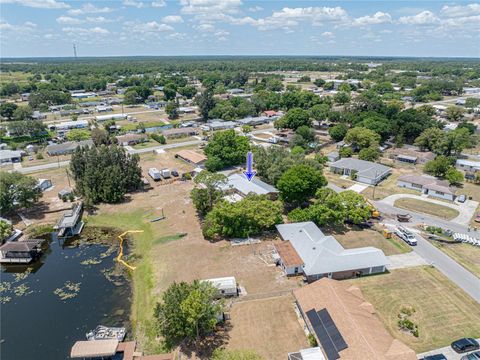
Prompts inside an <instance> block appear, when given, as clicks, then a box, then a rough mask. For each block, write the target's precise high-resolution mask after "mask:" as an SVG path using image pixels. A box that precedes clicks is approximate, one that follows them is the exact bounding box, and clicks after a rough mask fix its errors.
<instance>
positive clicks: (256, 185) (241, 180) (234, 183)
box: [222, 174, 278, 195]
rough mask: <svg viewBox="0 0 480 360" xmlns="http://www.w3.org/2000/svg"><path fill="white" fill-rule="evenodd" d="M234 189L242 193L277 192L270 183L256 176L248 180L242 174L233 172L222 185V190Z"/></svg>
mask: <svg viewBox="0 0 480 360" xmlns="http://www.w3.org/2000/svg"><path fill="white" fill-rule="evenodd" d="M231 188H233V189H235V190H237V191H238V192H240V193H242V194H243V195H248V194H249V193H254V194H257V195H266V194H271V193H278V190H277V189H275V188H274V187H273V186H272V185H269V184H267V183H266V182H263V181H262V180H259V179H257V178H253V179H252V181H248V180H247V178H246V177H245V176H244V175H243V174H233V175H230V176H229V177H228V182H227V184H226V185H225V186H223V187H222V189H223V190H228V189H231Z"/></svg>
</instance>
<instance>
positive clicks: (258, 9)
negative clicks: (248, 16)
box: [248, 5, 263, 12]
mask: <svg viewBox="0 0 480 360" xmlns="http://www.w3.org/2000/svg"><path fill="white" fill-rule="evenodd" d="M262 10H263V8H262V7H261V6H258V5H256V6H252V7H249V8H248V11H250V12H259V11H262Z"/></svg>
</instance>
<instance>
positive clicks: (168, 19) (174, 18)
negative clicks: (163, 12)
mask: <svg viewBox="0 0 480 360" xmlns="http://www.w3.org/2000/svg"><path fill="white" fill-rule="evenodd" d="M162 22H164V23H166V24H179V23H183V19H182V17H181V16H180V15H168V16H164V17H163V18H162Z"/></svg>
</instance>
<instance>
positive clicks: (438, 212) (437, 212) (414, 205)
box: [394, 198, 459, 220]
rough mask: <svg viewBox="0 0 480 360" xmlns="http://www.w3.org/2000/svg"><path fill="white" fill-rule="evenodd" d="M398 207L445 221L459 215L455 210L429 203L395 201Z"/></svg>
mask: <svg viewBox="0 0 480 360" xmlns="http://www.w3.org/2000/svg"><path fill="white" fill-rule="evenodd" d="M394 205H395V206H396V207H398V208H401V209H405V210H409V211H415V212H421V213H424V214H428V215H432V216H436V217H439V218H442V219H445V220H452V219H454V218H456V217H457V216H458V215H459V212H458V211H457V210H455V209H452V208H449V207H447V206H443V205H438V204H433V203H430V202H428V201H423V200H418V199H410V198H403V199H398V200H396V201H395V204H394Z"/></svg>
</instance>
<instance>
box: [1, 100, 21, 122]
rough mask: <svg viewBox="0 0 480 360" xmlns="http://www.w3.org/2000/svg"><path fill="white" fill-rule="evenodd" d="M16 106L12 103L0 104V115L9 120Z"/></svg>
mask: <svg viewBox="0 0 480 360" xmlns="http://www.w3.org/2000/svg"><path fill="white" fill-rule="evenodd" d="M17 108H18V106H17V104H14V103H3V104H2V105H0V115H1V116H3V117H4V118H7V119H8V120H11V119H12V117H13V114H14V112H15V110H16V109H17Z"/></svg>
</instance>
